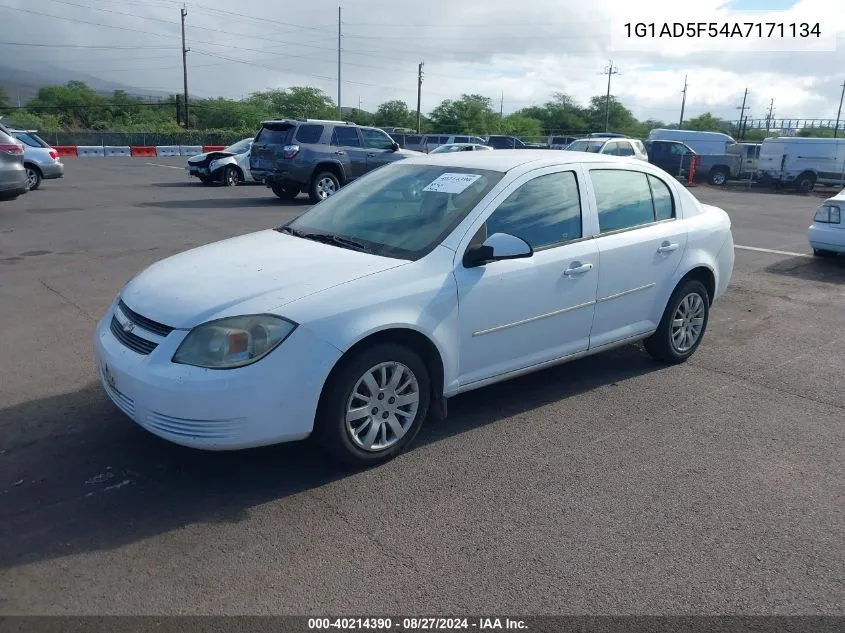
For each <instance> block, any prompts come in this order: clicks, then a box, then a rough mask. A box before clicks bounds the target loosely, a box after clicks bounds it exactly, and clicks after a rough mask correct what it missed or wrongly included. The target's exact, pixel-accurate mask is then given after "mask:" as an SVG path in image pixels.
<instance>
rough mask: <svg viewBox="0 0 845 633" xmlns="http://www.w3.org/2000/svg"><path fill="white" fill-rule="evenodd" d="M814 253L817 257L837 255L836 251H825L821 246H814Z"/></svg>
mask: <svg viewBox="0 0 845 633" xmlns="http://www.w3.org/2000/svg"><path fill="white" fill-rule="evenodd" d="M813 255H815V256H816V257H836V255H837V253H834V252H833V251H825V250H822V249H820V248H814V249H813Z"/></svg>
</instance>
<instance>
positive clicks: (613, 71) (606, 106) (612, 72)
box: [602, 60, 619, 132]
mask: <svg viewBox="0 0 845 633" xmlns="http://www.w3.org/2000/svg"><path fill="white" fill-rule="evenodd" d="M604 73H607V97H606V98H605V102H604V131H605V132H609V131H610V78H611V77H612V76H613V75H618V74H619V72H618V69H617V68H614V67H613V60H610V64H608V66H607V70H605V71H604ZM604 73H602V74H604Z"/></svg>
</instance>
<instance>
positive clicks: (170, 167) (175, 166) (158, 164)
mask: <svg viewBox="0 0 845 633" xmlns="http://www.w3.org/2000/svg"><path fill="white" fill-rule="evenodd" d="M144 164H145V165H155V166H156V167H167V168H168V169H181V170H183V171H184V170H185V168H184V167H179V166H177V165H162V164H161V163H144Z"/></svg>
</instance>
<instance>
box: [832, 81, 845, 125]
mask: <svg viewBox="0 0 845 633" xmlns="http://www.w3.org/2000/svg"><path fill="white" fill-rule="evenodd" d="M843 98H845V81H843V82H842V94H841V95H839V111H838V112H837V113H836V126H835V127H834V128H833V138H836V137H837V135H838V134H839V117H840V116H841V115H842V99H843Z"/></svg>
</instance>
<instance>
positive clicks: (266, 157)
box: [249, 123, 294, 171]
mask: <svg viewBox="0 0 845 633" xmlns="http://www.w3.org/2000/svg"><path fill="white" fill-rule="evenodd" d="M293 130H294V125H292V124H289V123H283V124H278V125H272V124H271V125H266V126H265V127H262V128H261V130H259V132H258V134H257V135H256V137H255V141H254V142H253V144H252V151H251V152H250V157H249V168H250V169H251V170H259V171H272V170H274V169H275V168H276V164H277V161H280V160H282V155H283V149H284V147H285V145H288V144H290V141H291V138H292V136H293Z"/></svg>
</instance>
